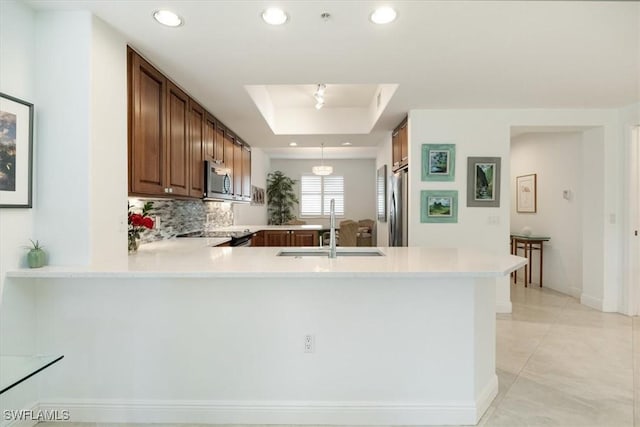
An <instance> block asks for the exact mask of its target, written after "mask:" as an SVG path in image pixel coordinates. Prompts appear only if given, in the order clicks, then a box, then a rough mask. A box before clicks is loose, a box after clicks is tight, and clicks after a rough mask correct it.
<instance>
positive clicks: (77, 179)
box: [35, 11, 124, 265]
mask: <svg viewBox="0 0 640 427" xmlns="http://www.w3.org/2000/svg"><path fill="white" fill-rule="evenodd" d="M91 23H92V18H91V14H90V13H89V12H85V11H81V12H43V13H38V14H37V17H36V40H37V43H36V63H37V64H38V66H37V67H35V69H36V102H35V104H36V105H37V108H38V111H39V114H38V120H37V129H38V160H37V162H36V168H37V170H38V175H37V177H38V179H37V185H38V190H37V191H36V194H35V197H36V198H37V200H38V206H37V208H36V209H35V230H36V234H37V236H38V238H39V239H40V240H41V242H42V243H43V244H44V245H45V246H46V248H47V252H48V253H49V260H50V263H51V264H62V265H65V264H66V265H87V264H89V259H90V254H91V251H90V249H91V248H90V243H89V240H90V221H91V218H90V214H91V212H90V204H89V189H90V185H91V182H90V179H91V175H90V169H89V167H90V141H91V125H92V122H91V92H90V86H91V43H92V34H91ZM111 143H112V144H114V145H117V144H118V141H111ZM120 143H122V142H120ZM112 173H113V172H112ZM118 173H120V174H122V173H124V171H123V170H121V171H119V172H118ZM123 209H124V208H123ZM54 224H55V225H54Z"/></svg>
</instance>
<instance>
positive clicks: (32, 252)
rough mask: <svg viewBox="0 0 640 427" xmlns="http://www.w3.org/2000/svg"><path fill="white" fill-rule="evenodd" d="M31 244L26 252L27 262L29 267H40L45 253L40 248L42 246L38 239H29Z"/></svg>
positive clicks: (44, 260)
mask: <svg viewBox="0 0 640 427" xmlns="http://www.w3.org/2000/svg"><path fill="white" fill-rule="evenodd" d="M29 241H30V242H31V246H30V247H29V252H28V253H27V264H28V265H29V267H30V268H40V267H42V266H44V265H45V263H46V260H47V254H46V253H45V251H43V250H42V248H43V246H42V245H40V241H38V240H36V241H35V242H34V241H33V240H31V239H29Z"/></svg>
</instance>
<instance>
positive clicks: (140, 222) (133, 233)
mask: <svg viewBox="0 0 640 427" xmlns="http://www.w3.org/2000/svg"><path fill="white" fill-rule="evenodd" d="M131 208H132V206H131V205H129V204H128V205H127V209H128V213H129V252H135V251H136V250H138V239H140V232H141V231H143V230H145V229H149V230H150V229H152V228H153V226H154V225H155V224H154V222H153V219H152V218H151V217H150V216H149V212H151V210H152V209H153V202H146V203H145V204H144V205H143V206H142V213H134V212H131Z"/></svg>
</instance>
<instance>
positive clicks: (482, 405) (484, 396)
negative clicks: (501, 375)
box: [473, 375, 498, 425]
mask: <svg viewBox="0 0 640 427" xmlns="http://www.w3.org/2000/svg"><path fill="white" fill-rule="evenodd" d="M497 395H498V376H497V375H494V376H493V378H491V381H489V383H488V384H487V385H486V386H485V387H484V389H483V390H482V391H481V392H480V395H479V396H478V398H477V399H476V407H477V408H478V410H477V412H476V422H475V423H473V424H474V425H475V424H477V423H478V421H480V418H482V415H483V414H484V413H485V411H486V410H487V409H489V406H491V402H493V399H495V398H496V396H497Z"/></svg>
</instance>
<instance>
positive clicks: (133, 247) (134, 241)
mask: <svg viewBox="0 0 640 427" xmlns="http://www.w3.org/2000/svg"><path fill="white" fill-rule="evenodd" d="M139 245H140V239H138V238H136V237H134V236H129V253H130V254H131V253H134V252H136V251H137V250H138V246H139Z"/></svg>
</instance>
